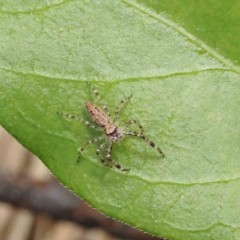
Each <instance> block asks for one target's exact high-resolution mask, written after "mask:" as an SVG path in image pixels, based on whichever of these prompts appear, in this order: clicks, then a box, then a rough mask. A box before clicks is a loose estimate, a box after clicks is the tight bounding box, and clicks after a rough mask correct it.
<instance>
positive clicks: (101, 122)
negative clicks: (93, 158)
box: [59, 83, 164, 171]
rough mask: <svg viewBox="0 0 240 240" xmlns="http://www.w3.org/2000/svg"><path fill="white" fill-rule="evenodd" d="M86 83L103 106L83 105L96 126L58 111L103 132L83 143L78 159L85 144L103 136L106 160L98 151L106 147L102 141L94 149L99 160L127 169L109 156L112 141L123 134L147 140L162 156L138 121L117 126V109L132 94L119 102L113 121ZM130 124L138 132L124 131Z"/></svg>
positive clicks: (123, 169)
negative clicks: (122, 126) (133, 125)
mask: <svg viewBox="0 0 240 240" xmlns="http://www.w3.org/2000/svg"><path fill="white" fill-rule="evenodd" d="M88 84H89V85H90V87H91V89H92V90H93V92H94V94H95V95H96V97H97V98H98V100H99V102H100V104H101V105H102V108H103V110H102V109H101V108H99V107H97V106H96V105H94V104H93V103H91V102H86V103H85V106H86V109H87V110H88V113H89V114H90V116H91V118H92V120H93V121H94V122H95V123H96V124H97V125H98V127H96V126H95V125H93V124H91V123H89V122H88V121H86V120H84V119H82V118H78V117H75V116H73V115H71V114H68V113H63V112H60V113H59V114H61V115H64V116H67V117H69V118H72V119H76V120H78V121H80V122H83V123H85V124H86V125H87V126H89V127H91V128H94V129H96V130H101V131H103V132H104V135H102V136H100V137H97V138H94V139H92V140H89V141H87V142H86V143H85V144H84V146H83V147H82V148H80V149H79V150H78V153H79V155H78V161H79V160H80V157H81V155H82V152H83V151H84V149H85V147H86V146H88V145H89V144H91V143H94V142H97V141H100V140H103V139H104V138H105V139H108V146H107V149H106V159H107V161H108V162H106V160H105V159H104V158H103V157H102V155H101V153H100V151H101V150H102V149H104V148H106V142H104V143H102V144H101V145H100V146H99V147H98V148H97V150H96V153H97V155H98V156H99V158H100V160H101V162H102V163H103V164H104V165H105V166H107V167H110V168H111V167H112V166H113V165H114V166H115V167H116V168H117V169H119V170H121V171H127V170H128V169H126V168H122V167H121V166H120V165H119V164H118V163H117V162H115V161H114V160H113V159H112V158H111V151H112V147H113V143H114V142H118V141H120V140H122V139H123V137H124V135H130V136H137V137H140V138H141V139H143V140H144V141H145V142H147V143H148V144H149V145H150V146H152V147H154V148H156V149H157V151H158V152H159V153H160V154H161V155H162V156H163V157H164V154H163V152H162V150H161V149H160V148H159V147H158V146H156V145H155V143H154V142H152V141H150V140H149V139H148V138H147V137H146V136H145V135H144V134H143V127H142V125H141V124H140V123H139V122H138V121H136V120H130V121H128V122H127V123H126V124H125V125H124V128H119V127H118V119H119V115H118V113H119V110H120V108H121V107H123V105H124V103H126V102H127V101H128V100H129V99H130V98H131V97H132V96H129V97H127V98H125V99H123V100H121V102H120V104H119V105H118V106H117V107H116V108H115V115H116V116H115V122H114V121H112V120H111V118H110V114H109V111H108V107H107V106H106V105H105V104H104V103H103V102H102V100H101V98H100V96H99V93H98V91H97V90H95V89H93V87H92V85H91V84H90V83H88ZM132 124H135V125H136V126H137V127H138V128H139V130H140V132H139V133H138V132H135V131H126V130H125V128H127V127H129V126H130V125H132Z"/></svg>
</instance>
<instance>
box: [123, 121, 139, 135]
mask: <svg viewBox="0 0 240 240" xmlns="http://www.w3.org/2000/svg"><path fill="white" fill-rule="evenodd" d="M132 124H135V125H137V126H138V127H139V129H140V130H141V134H143V126H142V125H141V124H140V123H139V122H138V121H136V120H130V121H128V122H127V123H126V124H125V125H124V126H125V127H128V126H130V125H132Z"/></svg>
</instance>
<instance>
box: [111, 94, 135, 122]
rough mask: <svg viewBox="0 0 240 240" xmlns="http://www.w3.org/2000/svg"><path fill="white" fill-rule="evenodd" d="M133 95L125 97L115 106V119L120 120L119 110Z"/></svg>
mask: <svg viewBox="0 0 240 240" xmlns="http://www.w3.org/2000/svg"><path fill="white" fill-rule="evenodd" d="M131 97H132V95H130V96H129V97H127V98H124V99H122V100H121V102H120V103H119V105H118V106H117V107H116V108H115V115H116V116H115V121H116V122H118V120H119V111H120V109H121V108H122V107H123V106H124V104H125V103H127V102H128V101H129V100H130V99H131Z"/></svg>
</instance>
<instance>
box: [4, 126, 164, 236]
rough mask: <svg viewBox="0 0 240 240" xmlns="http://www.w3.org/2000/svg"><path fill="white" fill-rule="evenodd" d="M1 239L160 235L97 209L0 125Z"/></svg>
mask: <svg viewBox="0 0 240 240" xmlns="http://www.w3.org/2000/svg"><path fill="white" fill-rule="evenodd" d="M0 239H1V240H117V239H118V240H120V239H125V240H127V239H128V240H148V239H149V240H150V239H151V240H160V238H157V237H152V236H150V235H148V234H146V233H143V232H141V231H139V230H137V229H134V228H132V227H130V226H128V225H126V224H124V223H120V222H118V221H116V220H113V219H111V218H108V217H106V216H104V215H103V214H101V213H99V212H97V211H96V210H94V209H93V208H91V207H90V206H88V205H87V204H86V203H85V202H84V201H82V200H81V199H80V198H78V197H77V196H75V195H74V194H73V193H72V192H70V191H69V190H67V189H66V188H65V187H64V186H62V185H61V184H60V183H59V181H58V180H57V179H56V178H55V177H54V176H53V175H52V174H51V173H50V171H49V170H48V169H47V168H46V167H45V166H44V165H43V163H42V162H41V161H40V160H39V159H38V158H37V157H36V156H34V155H33V154H31V153H30V152H28V151H27V150H26V149H25V148H23V147H22V146H21V145H20V144H19V143H18V142H17V141H16V140H15V139H14V138H13V137H12V136H10V135H9V134H8V133H7V132H6V131H5V130H4V129H3V128H2V127H1V126H0Z"/></svg>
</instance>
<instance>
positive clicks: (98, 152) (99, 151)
mask: <svg viewBox="0 0 240 240" xmlns="http://www.w3.org/2000/svg"><path fill="white" fill-rule="evenodd" d="M105 146H106V143H102V144H101V145H100V146H99V147H98V148H97V150H96V154H97V155H98V157H99V158H100V160H101V162H102V164H103V165H104V166H106V167H110V168H112V166H110V165H108V164H107V163H106V161H105V160H104V158H103V157H102V155H101V150H102V149H103V148H104V147H105Z"/></svg>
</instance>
